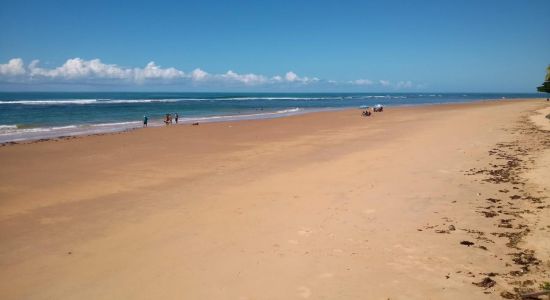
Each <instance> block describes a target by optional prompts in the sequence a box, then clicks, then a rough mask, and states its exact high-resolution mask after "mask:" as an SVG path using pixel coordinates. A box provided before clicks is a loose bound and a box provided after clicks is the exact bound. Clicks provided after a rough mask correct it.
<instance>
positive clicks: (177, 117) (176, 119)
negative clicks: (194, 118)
mask: <svg viewBox="0 0 550 300" xmlns="http://www.w3.org/2000/svg"><path fill="white" fill-rule="evenodd" d="M179 118H180V116H179V115H178V113H176V114H175V115H174V120H175V121H176V124H178V119H179Z"/></svg>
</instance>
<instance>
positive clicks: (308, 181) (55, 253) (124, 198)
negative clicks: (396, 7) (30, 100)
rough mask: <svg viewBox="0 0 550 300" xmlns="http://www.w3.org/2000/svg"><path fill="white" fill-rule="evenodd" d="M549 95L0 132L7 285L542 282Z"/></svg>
mask: <svg viewBox="0 0 550 300" xmlns="http://www.w3.org/2000/svg"><path fill="white" fill-rule="evenodd" d="M548 107H549V105H548V104H547V103H546V102H544V101H542V100H515V101H488V102H478V103H469V104H446V105H431V106H422V107H400V108H388V109H387V111H385V112H383V113H376V114H374V116H373V117H369V118H364V117H361V114H360V111H359V110H347V111H339V112H322V113H312V114H307V115H300V116H292V117H287V118H281V119H271V120H254V121H239V122H227V123H210V124H201V125H199V126H190V125H186V126H169V127H165V128H147V129H143V130H135V131H131V132H124V133H119V134H106V135H96V136H87V137H79V138H71V139H58V140H49V141H42V142H35V143H23V144H16V145H5V146H3V147H0V165H1V166H2V169H1V172H0V266H1V268H0V279H1V280H0V298H1V299H388V298H389V299H501V298H502V297H503V296H504V297H515V296H517V295H518V294H519V293H525V292H531V291H537V290H540V289H539V284H541V283H542V282H544V281H550V280H549V279H548V278H549V274H550V273H549V272H550V206H549V204H550V199H549V198H548V197H549V196H550V186H549V182H548V180H545V179H547V178H550V131H547V130H545V129H544V128H543V126H545V121H546V120H545V119H544V118H543V114H542V113H537V112H536V111H541V110H544V109H546V110H547V109H548ZM541 116H542V118H541ZM549 122H550V121H549Z"/></svg>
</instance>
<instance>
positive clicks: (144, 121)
mask: <svg viewBox="0 0 550 300" xmlns="http://www.w3.org/2000/svg"><path fill="white" fill-rule="evenodd" d="M147 122H149V117H147V116H143V127H147Z"/></svg>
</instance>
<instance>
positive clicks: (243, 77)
mask: <svg viewBox="0 0 550 300" xmlns="http://www.w3.org/2000/svg"><path fill="white" fill-rule="evenodd" d="M219 77H221V78H222V79H225V80H227V81H229V82H237V83H244V84H245V85H258V84H263V83H266V82H267V81H268V80H267V78H266V77H265V76H263V75H256V74H252V73H249V74H238V73H235V72H233V71H231V70H229V71H227V73H225V74H222V75H220V76H219Z"/></svg>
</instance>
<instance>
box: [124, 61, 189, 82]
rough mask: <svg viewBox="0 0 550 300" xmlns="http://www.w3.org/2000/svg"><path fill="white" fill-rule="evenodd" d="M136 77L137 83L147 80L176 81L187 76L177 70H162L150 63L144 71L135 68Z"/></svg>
mask: <svg viewBox="0 0 550 300" xmlns="http://www.w3.org/2000/svg"><path fill="white" fill-rule="evenodd" d="M133 75H134V77H135V79H136V80H137V81H142V80H145V79H167V80H170V79H176V78H181V77H183V76H184V75H185V73H183V72H182V71H180V70H178V69H175V68H167V69H162V68H161V67H160V66H157V65H156V64H155V62H153V61H152V62H150V63H148V64H147V66H145V68H143V69H139V68H134V74H133Z"/></svg>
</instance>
